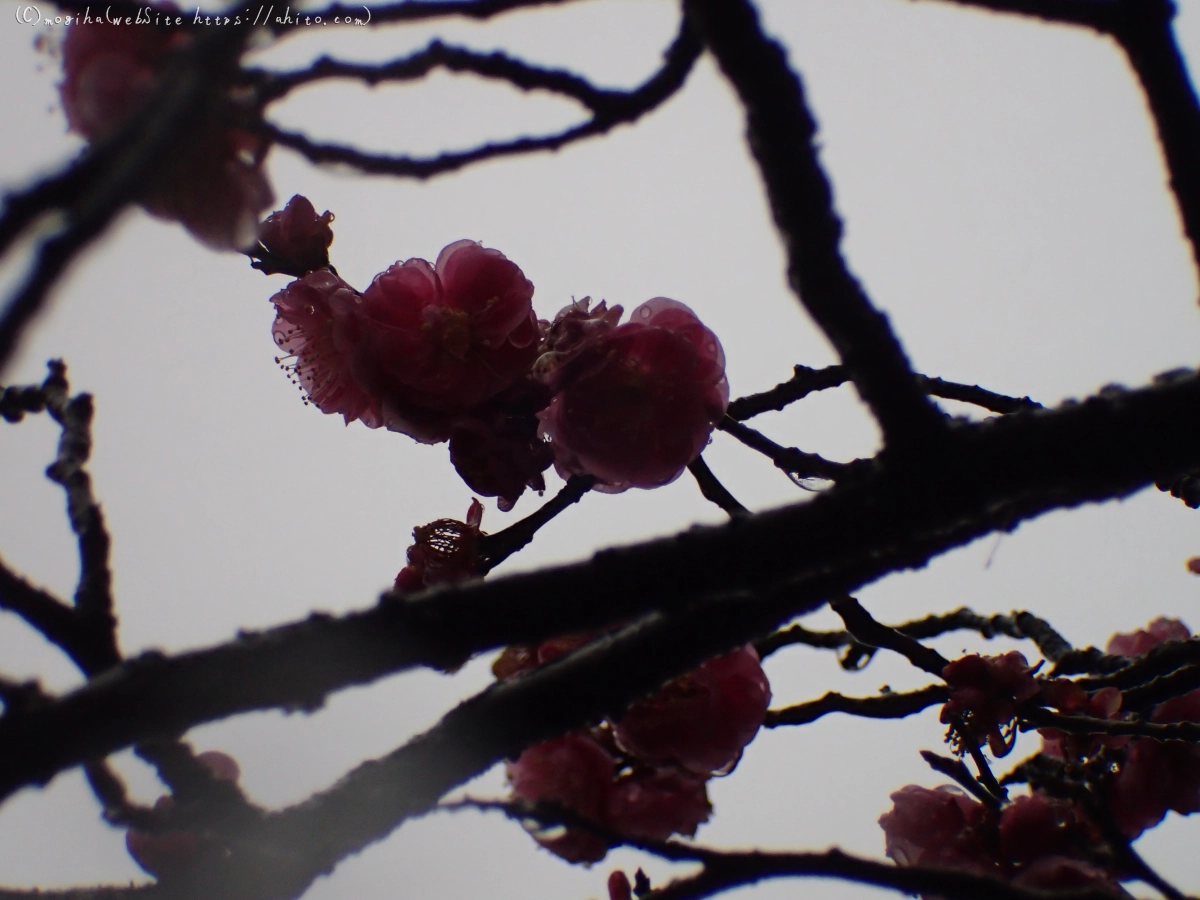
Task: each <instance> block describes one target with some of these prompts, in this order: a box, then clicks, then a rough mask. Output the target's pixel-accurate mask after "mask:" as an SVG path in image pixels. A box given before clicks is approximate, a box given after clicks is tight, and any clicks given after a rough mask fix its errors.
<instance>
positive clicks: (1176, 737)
mask: <svg viewBox="0 0 1200 900" xmlns="http://www.w3.org/2000/svg"><path fill="white" fill-rule="evenodd" d="M1021 719H1022V723H1021V729H1022V730H1023V731H1029V730H1031V729H1033V728H1057V729H1058V730H1059V731H1066V732H1068V733H1070V734H1112V735H1131V736H1133V737H1145V738H1154V739H1155V740H1158V741H1187V742H1189V743H1196V742H1200V723H1198V722H1167V723H1164V724H1161V725H1160V724H1158V723H1156V722H1140V721H1135V722H1126V721H1122V720H1120V719H1097V718H1093V717H1092V716H1064V715H1062V714H1060V713H1056V712H1051V711H1050V710H1048V709H1042V708H1041V707H1032V708H1030V709H1027V710H1022V711H1021Z"/></svg>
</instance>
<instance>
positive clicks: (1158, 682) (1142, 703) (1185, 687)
mask: <svg viewBox="0 0 1200 900" xmlns="http://www.w3.org/2000/svg"><path fill="white" fill-rule="evenodd" d="M1196 688H1200V665H1190V666H1184V667H1183V668H1181V669H1177V670H1176V671H1174V672H1172V673H1171V674H1170V675H1160V676H1159V677H1158V678H1154V679H1152V680H1150V681H1148V682H1146V683H1145V684H1142V685H1139V686H1138V687H1134V688H1129V689H1128V690H1126V691H1124V692H1122V695H1121V708H1122V709H1125V710H1129V711H1130V712H1144V711H1145V710H1148V709H1150V707H1152V706H1157V705H1158V704H1159V703H1162V702H1163V701H1164V700H1170V699H1171V698H1172V697H1179V696H1182V695H1183V694H1186V693H1188V692H1189V691H1194V690H1195V689H1196Z"/></svg>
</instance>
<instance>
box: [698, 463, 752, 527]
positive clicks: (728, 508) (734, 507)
mask: <svg viewBox="0 0 1200 900" xmlns="http://www.w3.org/2000/svg"><path fill="white" fill-rule="evenodd" d="M688 471H689V472H691V473H692V477H693V478H695V479H696V484H697V485H699V487H700V493H701V494H702V495H703V496H704V499H705V500H708V501H710V502H712V503H715V504H716V505H717V506H719V507H721V509H723V510H725V512H727V513H729V515H730V517H731V518H733V517H736V516H741V515H746V514H748V513H749V512H750V510H748V509H746V507H744V506H742V504H741V503H739V502H738V499H737V497H735V496H733V494H731V493H729V490H728V489H727V488H726V487H725V485H723V484H721V482H720V481H718V480H717V476H716V475H714V474H713V473H712V469H710V468H709V467H708V463H706V462H705V461H704V457H703V456H697V457H696V458H695V459H694V460H692V461H691V462H690V463H688Z"/></svg>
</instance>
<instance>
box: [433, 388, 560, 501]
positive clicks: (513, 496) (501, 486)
mask: <svg viewBox="0 0 1200 900" xmlns="http://www.w3.org/2000/svg"><path fill="white" fill-rule="evenodd" d="M549 402H550V392H549V389H548V388H547V387H546V386H545V385H543V384H540V383H538V382H536V381H533V380H532V379H529V378H525V379H522V380H521V381H518V382H517V383H516V384H514V385H512V386H511V387H509V388H507V389H506V390H504V391H503V392H502V393H501V394H500V395H498V396H496V397H493V398H492V399H491V400H489V401H488V402H487V403H485V404H484V405H482V406H480V407H478V408H476V409H475V410H474V411H473V412H472V413H471V414H470V415H469V416H463V417H462V418H459V419H458V420H457V421H456V422H455V423H454V427H453V430H452V431H451V433H450V462H451V463H452V464H453V465H454V468H455V470H456V471H457V472H458V474H459V475H460V476H462V480H463V481H464V482H466V484H467V487H469V488H470V489H471V490H472V491H474V492H475V493H477V494H482V495H483V496H485V497H499V498H500V499H499V506H500V509H501V511H502V512H508V511H509V510H510V509H512V508H513V506H514V505H515V504H516V502H517V499H518V498H519V497H520V496H521V494H522V493H524V491H525V488H527V487H528V488H532V489H533V490H535V491H537V492H538V493H539V494H540V493H541V492H542V491H544V490H545V489H546V482H545V479H543V478H542V473H543V472H544V471H546V469H548V468H550V465H551V463H553V462H554V453H553V451H552V450H551V449H550V445H549V444H547V443H546V442H545V441H543V440H542V439H541V438H540V437H539V436H538V433H537V432H538V422H537V418H536V416H535V413H537V411H538V410H540V409H542V408H544V407H545V406H546V404H547V403H549Z"/></svg>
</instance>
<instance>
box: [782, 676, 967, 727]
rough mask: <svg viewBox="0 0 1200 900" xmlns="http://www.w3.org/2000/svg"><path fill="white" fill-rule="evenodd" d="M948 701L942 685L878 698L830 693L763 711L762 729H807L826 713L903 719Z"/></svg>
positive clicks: (946, 689)
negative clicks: (807, 700) (797, 726)
mask: <svg viewBox="0 0 1200 900" xmlns="http://www.w3.org/2000/svg"><path fill="white" fill-rule="evenodd" d="M949 699H950V689H949V688H947V687H946V686H945V685H944V684H931V685H929V687H926V688H921V690H919V691H909V692H907V693H901V694H880V695H879V696H878V697H847V696H845V695H843V694H838V693H835V692H833V691H830V692H829V693H828V694H826V695H825V696H824V697H822V698H821V699H819V700H811V701H809V702H808V703H799V704H797V705H796V706H788V707H786V708H784V709H771V710H768V711H767V719H766V721H765V722H763V725H764V726H765V727H767V728H778V727H779V726H781V725H807V724H808V723H809V722H815V721H816V720H817V719H819V718H821V717H822V716H827V715H829V713H835V712H840V713H849V714H850V715H852V716H864V717H866V718H868V719H903V718H904V717H905V716H911V715H913V714H914V713H919V712H920V711H921V710H923V709H928V708H929V707H931V706H936V705H937V704H939V703H945V702H946V701H947V700H949Z"/></svg>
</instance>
